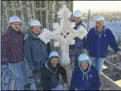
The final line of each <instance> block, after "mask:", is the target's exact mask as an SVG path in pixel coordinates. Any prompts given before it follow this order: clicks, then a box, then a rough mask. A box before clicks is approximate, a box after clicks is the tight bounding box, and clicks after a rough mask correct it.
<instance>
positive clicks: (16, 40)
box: [2, 16, 28, 90]
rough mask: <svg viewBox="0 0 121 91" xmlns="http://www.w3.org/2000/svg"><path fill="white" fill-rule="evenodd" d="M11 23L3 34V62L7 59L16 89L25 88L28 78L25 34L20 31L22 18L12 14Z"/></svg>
mask: <svg viewBox="0 0 121 91" xmlns="http://www.w3.org/2000/svg"><path fill="white" fill-rule="evenodd" d="M9 25H10V26H9V27H8V30H7V32H6V33H5V34H3V35H2V62H4V61H5V62H6V63H7V64H8V67H9V70H10V72H11V73H12V75H13V78H14V79H15V81H16V87H17V88H16V90H24V85H26V84H27V82H28V78H27V71H26V69H25V68H26V67H25V66H26V65H25V60H24V48H23V46H24V35H23V34H22V32H21V31H20V27H21V20H20V18H19V17H17V16H12V17H11V18H10V19H9ZM3 57H4V58H3ZM8 90H10V89H8Z"/></svg>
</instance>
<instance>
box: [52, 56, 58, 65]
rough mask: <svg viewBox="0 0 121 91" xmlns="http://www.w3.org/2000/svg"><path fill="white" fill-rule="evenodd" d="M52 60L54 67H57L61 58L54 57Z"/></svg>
mask: <svg viewBox="0 0 121 91" xmlns="http://www.w3.org/2000/svg"><path fill="white" fill-rule="evenodd" d="M50 61H51V63H52V65H53V67H56V66H57V64H58V62H59V59H58V58H57V57H53V58H52V59H51V60H50Z"/></svg>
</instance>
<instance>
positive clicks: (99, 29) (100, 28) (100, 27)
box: [96, 21, 104, 32]
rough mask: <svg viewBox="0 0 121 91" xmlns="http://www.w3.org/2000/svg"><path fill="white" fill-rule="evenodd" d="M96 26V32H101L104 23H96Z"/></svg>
mask: <svg viewBox="0 0 121 91" xmlns="http://www.w3.org/2000/svg"><path fill="white" fill-rule="evenodd" d="M96 26H97V29H98V31H99V32H101V31H102V29H103V26H104V21H97V22H96Z"/></svg>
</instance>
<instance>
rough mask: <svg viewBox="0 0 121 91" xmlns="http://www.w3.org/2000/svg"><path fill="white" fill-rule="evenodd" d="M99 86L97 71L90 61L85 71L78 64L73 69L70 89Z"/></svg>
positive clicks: (96, 88) (97, 88) (95, 88)
mask: <svg viewBox="0 0 121 91" xmlns="http://www.w3.org/2000/svg"><path fill="white" fill-rule="evenodd" d="M79 64H80V63H79ZM100 86H101V82H100V78H99V76H98V72H97V70H96V68H95V67H94V66H92V65H91V64H90V63H88V69H87V70H86V71H84V70H83V69H82V68H81V67H80V66H78V67H76V68H75V69H74V71H73V73H72V79H71V84H70V90H75V89H78V90H99V88H100Z"/></svg>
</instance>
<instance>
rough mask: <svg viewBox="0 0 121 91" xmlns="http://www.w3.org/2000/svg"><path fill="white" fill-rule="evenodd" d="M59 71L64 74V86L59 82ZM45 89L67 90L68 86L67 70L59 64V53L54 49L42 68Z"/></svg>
mask: <svg viewBox="0 0 121 91" xmlns="http://www.w3.org/2000/svg"><path fill="white" fill-rule="evenodd" d="M59 73H60V74H61V75H62V78H63V81H64V86H63V85H62V84H60V82H59ZM41 81H42V87H43V90H65V88H67V75H66V70H65V69H64V68H63V67H62V66H61V65H60V64H59V54H58V53H57V52H56V51H53V52H51V53H50V55H49V61H47V62H46V63H45V66H44V67H43V68H42V70H41Z"/></svg>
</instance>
